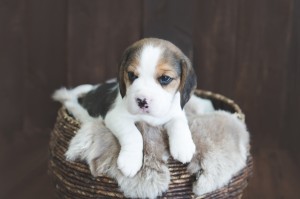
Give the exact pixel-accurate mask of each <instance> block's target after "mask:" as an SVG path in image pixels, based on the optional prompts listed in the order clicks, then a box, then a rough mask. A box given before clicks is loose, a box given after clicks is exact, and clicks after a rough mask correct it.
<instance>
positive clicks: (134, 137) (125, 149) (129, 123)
mask: <svg viewBox="0 0 300 199" xmlns="http://www.w3.org/2000/svg"><path fill="white" fill-rule="evenodd" d="M105 124H106V126H107V127H108V128H109V129H110V130H111V131H112V133H113V134H114V135H115V136H116V137H117V139H118V141H119V143H120V145H121V151H120V154H119V157H118V167H119V169H120V170H121V171H122V172H123V174H124V175H125V176H129V177H133V176H134V175H135V174H136V173H137V172H138V171H139V170H140V168H141V166H142V162H143V138H142V135H141V133H140V131H139V130H138V129H137V127H136V126H135V124H134V121H133V120H132V118H130V117H128V116H127V115H124V114H122V111H120V110H118V109H117V108H116V109H113V110H112V111H110V112H108V114H107V115H106V117H105Z"/></svg>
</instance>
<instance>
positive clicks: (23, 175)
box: [0, 130, 300, 199]
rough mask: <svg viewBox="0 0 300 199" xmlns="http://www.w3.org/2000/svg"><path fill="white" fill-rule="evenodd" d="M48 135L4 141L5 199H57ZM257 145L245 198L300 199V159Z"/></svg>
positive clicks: (1, 195)
mask: <svg viewBox="0 0 300 199" xmlns="http://www.w3.org/2000/svg"><path fill="white" fill-rule="evenodd" d="M49 131H50V130H48V132H49ZM48 132H47V131H46V133H45V132H43V133H40V134H39V135H40V136H39V137H36V136H35V137H32V136H29V137H23V138H20V136H18V140H14V138H9V139H8V138H2V139H0V140H1V141H0V144H1V145H0V146H1V148H0V149H1V150H0V155H1V164H0V170H1V186H0V198H1V199H19V198H22V199H35V198H36V199H39V198H43V199H52V198H54V193H53V185H52V184H51V181H50V179H49V177H48V176H47V157H48V140H49V133H48ZM269 140H272V139H271V138H270V139H269ZM12 143H14V144H13V145H11V144H12ZM253 143H254V146H253V147H252V154H253V156H254V163H255V164H254V176H253V178H252V180H251V181H250V185H249V186H248V188H247V190H246V191H245V193H244V198H246V199H253V198H255V199H260V198H262V199H269V198H270V199H276V198H280V199H283V198H286V199H298V198H300V194H299V193H300V183H299V179H300V173H299V168H300V165H299V163H300V161H299V155H298V154H294V153H292V152H289V151H287V150H285V149H282V148H279V147H274V146H272V144H268V145H266V147H263V146H257V145H255V143H258V142H255V141H254V142H253Z"/></svg>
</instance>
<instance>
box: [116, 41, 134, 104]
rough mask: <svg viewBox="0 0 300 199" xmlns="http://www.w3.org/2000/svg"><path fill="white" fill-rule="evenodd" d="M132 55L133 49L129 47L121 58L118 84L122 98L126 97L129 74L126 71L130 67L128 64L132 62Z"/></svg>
mask: <svg viewBox="0 0 300 199" xmlns="http://www.w3.org/2000/svg"><path fill="white" fill-rule="evenodd" d="M131 53H132V48H131V47H128V48H127V49H126V50H125V51H124V53H123V55H122V58H121V63H120V65H119V75H118V82H119V89H120V93H121V96H122V98H123V97H124V96H125V95H126V80H127V79H128V78H127V76H126V75H127V72H126V69H127V67H128V63H129V61H130V54H131Z"/></svg>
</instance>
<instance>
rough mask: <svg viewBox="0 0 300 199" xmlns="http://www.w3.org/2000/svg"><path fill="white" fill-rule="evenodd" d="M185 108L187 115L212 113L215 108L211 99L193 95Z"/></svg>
mask: <svg viewBox="0 0 300 199" xmlns="http://www.w3.org/2000/svg"><path fill="white" fill-rule="evenodd" d="M195 107H197V108H195ZM184 110H185V112H186V113H187V115H188V116H190V115H203V114H205V113H211V112H213V111H214V110H215V109H214V107H213V105H212V103H211V101H210V100H208V99H202V98H200V97H197V96H195V95H192V96H191V98H190V100H189V101H188V102H187V103H186V105H185V106H184Z"/></svg>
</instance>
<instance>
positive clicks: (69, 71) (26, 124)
mask: <svg viewBox="0 0 300 199" xmlns="http://www.w3.org/2000/svg"><path fill="white" fill-rule="evenodd" d="M299 13H300V3H299V1H298V0H252V1H247V0H227V1H218V0H211V1H203V0H200V1H198V0H176V1H175V0H173V1H170V0H160V1H159V0H143V1H140V0H131V1H119V0H101V1H99V0H89V1H86V0H27V1H23V0H0V81H1V84H0V93H1V98H0V110H1V111H0V121H1V122H0V149H1V150H0V155H1V156H0V158H1V159H2V158H4V159H5V158H7V157H8V155H7V154H9V151H10V148H11V147H12V146H15V143H17V141H16V140H22V139H23V138H25V137H26V138H28V137H33V136H44V137H46V138H47V137H48V136H49V132H50V130H51V128H52V126H53V124H54V121H55V116H56V111H57V109H58V107H59V105H58V104H56V103H54V102H52V101H51V99H50V96H51V94H52V92H53V91H54V90H55V89H57V88H59V87H61V86H68V87H72V86H76V85H79V84H83V83H99V82H102V81H104V80H106V79H109V78H112V77H115V76H116V73H117V65H118V63H119V60H120V57H121V54H122V52H123V50H124V49H125V48H126V47H127V46H128V45H130V44H131V43H133V42H134V41H136V40H138V39H140V38H143V37H159V38H164V39H168V40H170V41H172V42H174V43H175V44H176V45H178V46H179V47H180V48H181V49H182V50H183V51H184V52H185V53H186V54H187V55H188V56H189V57H190V58H191V60H192V61H193V64H194V68H195V70H196V72H197V75H198V87H199V88H201V89H206V90H211V91H214V92H218V93H221V94H223V95H226V96H228V97H230V98H232V99H234V100H235V101H236V102H237V103H238V104H239V105H240V106H241V108H242V109H243V110H244V112H245V113H246V120H247V124H248V127H249V129H250V131H251V133H252V142H253V143H255V144H254V150H256V148H257V147H259V146H261V145H270V147H277V146H280V147H284V148H286V149H288V150H291V151H296V153H295V156H297V158H298V160H300V157H299V154H298V153H297V151H299V149H300V147H299V146H298V140H299V138H300V131H299V129H298V126H297V125H298V124H299V123H300V119H299V118H300V117H299V116H298V115H299V112H300V58H299V57H300V50H299V48H300V15H299ZM270 140H272V141H270ZM33 145H34V144H33ZM1 151H2V152H1ZM6 186H9V184H7V185H6ZM0 192H1V191H0ZM0 197H1V195H0Z"/></svg>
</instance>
